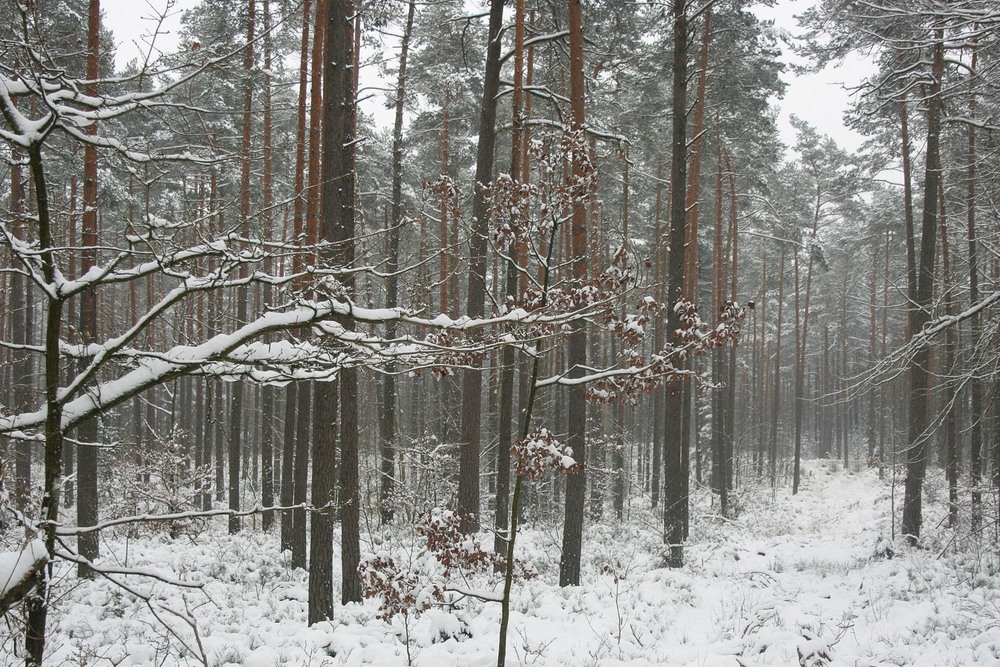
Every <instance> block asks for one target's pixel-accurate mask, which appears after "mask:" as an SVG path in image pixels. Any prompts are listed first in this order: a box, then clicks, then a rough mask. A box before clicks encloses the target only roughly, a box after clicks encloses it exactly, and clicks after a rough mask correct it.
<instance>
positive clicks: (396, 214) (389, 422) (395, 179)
mask: <svg viewBox="0 0 1000 667" xmlns="http://www.w3.org/2000/svg"><path fill="white" fill-rule="evenodd" d="M415 9H416V2H415V0H410V2H409V3H408V7H407V10H406V25H405V27H404V28H403V43H402V45H401V47H400V50H399V75H398V76H397V78H396V116H395V120H394V123H393V128H392V204H391V206H392V212H391V214H390V216H389V224H390V225H391V226H390V227H389V230H388V231H389V234H388V245H389V248H388V253H387V255H388V256H387V257H386V267H385V268H386V272H387V273H388V274H389V277H388V278H386V281H385V307H386V308H395V307H396V306H397V305H399V277H398V276H397V275H396V271H398V270H399V237H400V234H401V233H402V227H403V222H404V221H403V105H404V103H405V101H406V59H407V55H408V53H409V49H410V33H411V32H412V31H413V14H414V12H415ZM395 336H396V322H395V320H390V321H389V322H387V323H386V325H385V337H386V338H387V339H389V340H392V339H393V338H395ZM395 370H396V367H395V364H390V365H389V366H388V367H387V368H386V371H387V372H386V375H385V378H384V379H383V380H382V404H381V413H380V415H379V432H380V435H381V439H382V444H381V448H380V462H381V468H380V472H381V477H380V484H379V506H380V515H381V518H382V523H384V524H385V523H389V522H390V521H392V517H393V509H392V505H391V498H392V493H393V489H394V488H395V479H396V478H395V475H396V473H395V465H394V461H395V457H396V375H395Z"/></svg>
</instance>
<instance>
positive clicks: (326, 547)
mask: <svg viewBox="0 0 1000 667" xmlns="http://www.w3.org/2000/svg"><path fill="white" fill-rule="evenodd" d="M323 1H329V3H330V4H329V9H328V22H327V24H326V36H325V40H326V49H325V51H326V53H325V59H324V62H325V71H324V77H323V78H324V82H323V83H324V88H323V102H324V104H323V135H324V137H323V192H322V213H323V215H322V224H323V227H322V238H323V240H324V241H326V242H327V243H328V245H327V246H325V250H324V257H323V259H324V261H325V262H326V263H328V264H329V265H330V266H331V267H337V268H341V267H343V268H350V267H353V265H354V256H355V231H354V229H355V225H354V182H355V178H354V148H353V146H354V109H355V92H354V76H353V71H352V70H353V62H354V57H353V51H354V44H353V30H354V29H353V28H352V21H351V19H352V16H353V14H354V11H353V6H351V5H349V2H348V0H323ZM353 276H354V274H353V273H348V274H346V276H345V277H343V278H341V283H342V284H343V286H344V289H345V290H346V292H347V295H348V298H350V297H352V296H353V294H354V288H355V284H354V277H353ZM340 324H341V326H343V327H344V328H345V329H346V330H348V331H350V330H353V329H354V322H353V320H351V319H349V318H342V319H341V321H340ZM338 375H339V387H337V388H336V389H335V388H334V386H333V385H332V384H330V383H325V384H326V386H324V387H323V389H322V390H320V391H318V392H317V396H316V405H315V413H316V414H317V415H321V414H325V415H327V416H332V415H335V414H337V404H336V401H337V396H336V392H337V391H338V390H339V393H340V397H339V398H340V457H341V460H340V468H339V470H340V523H341V602H343V603H345V604H346V603H348V602H360V601H361V581H360V579H359V578H358V564H359V562H360V560H361V544H360V532H359V530H360V526H359V520H360V507H359V504H360V496H359V489H358V486H359V482H358V372H357V369H355V368H342V369H341V370H340V371H339V373H338ZM327 428H328V429H329V430H330V431H331V432H332V431H333V428H332V427H329V426H328V427H327ZM334 456H335V453H334V447H333V443H332V442H329V443H328V446H327V447H324V448H319V447H317V450H316V458H315V459H314V461H313V468H314V470H316V471H317V472H316V473H314V475H313V484H314V486H313V503H314V504H319V503H322V504H326V503H327V502H330V501H332V500H333V493H332V491H333V489H332V483H331V482H332V480H333V472H334V461H335V458H334ZM320 471H322V474H325V475H327V477H326V482H327V483H326V484H320V488H319V489H317V487H316V483H317V480H318V476H319V475H320V474H321V473H320ZM324 486H326V487H327V488H323V487H324ZM324 495H325V496H326V497H324ZM332 519H333V517H332V515H331V514H329V513H327V512H316V513H314V514H313V523H312V543H313V546H312V549H311V552H310V553H311V556H312V560H311V562H310V565H311V567H310V570H309V579H310V596H309V620H310V623H315V622H318V621H320V620H325V619H329V618H331V617H332V616H333V599H332V591H331V592H330V593H329V596H330V597H329V602H328V603H327V600H326V598H325V597H324V596H326V595H327V587H328V581H329V582H331V583H332V579H333V575H332V558H333V523H332ZM314 579H315V582H314ZM314 592H315V594H316V599H315V600H314V596H313V593H314Z"/></svg>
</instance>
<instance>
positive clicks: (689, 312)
mask: <svg viewBox="0 0 1000 667" xmlns="http://www.w3.org/2000/svg"><path fill="white" fill-rule="evenodd" d="M674 307H675V308H676V309H677V312H678V314H679V315H680V319H681V327H680V329H678V330H677V331H675V332H674V338H675V341H671V342H668V343H667V344H666V345H665V346H664V348H663V349H662V350H660V351H659V352H658V353H657V354H654V355H653V356H652V357H651V358H650V359H649V360H648V361H647V360H646V358H645V357H643V356H642V355H641V354H639V353H638V352H636V351H635V350H630V349H626V350H624V351H623V352H622V353H621V355H620V356H619V360H618V367H619V368H620V369H622V368H624V369H633V372H629V373H622V374H614V375H609V376H608V377H604V378H601V379H599V380H595V381H594V382H592V383H590V384H589V385H588V386H587V391H586V396H587V399H588V400H589V401H591V402H594V403H599V404H607V403H613V402H615V401H622V400H623V401H627V402H628V403H629V404H630V405H635V404H636V403H637V402H638V398H639V396H640V395H642V394H648V393H649V392H651V391H652V390H653V389H655V388H656V387H657V385H659V384H660V383H662V382H667V383H671V382H676V381H677V380H678V379H679V378H680V377H682V376H681V374H679V373H678V371H677V369H678V368H679V367H680V365H681V363H682V362H683V361H684V360H685V359H686V358H687V357H688V356H689V355H691V354H694V355H703V354H705V353H707V352H708V351H709V350H713V349H715V348H719V347H723V346H725V345H736V344H738V342H739V337H740V333H741V331H742V327H743V321H744V320H745V319H746V308H745V307H742V306H739V305H737V304H735V303H732V302H730V303H727V304H726V305H725V306H723V307H722V309H721V310H720V313H719V321H718V323H717V324H716V326H715V328H710V327H709V326H708V324H707V323H706V322H705V321H704V320H703V319H701V316H700V315H699V314H698V308H697V306H695V305H694V304H693V303H691V302H690V301H684V300H682V301H678V302H677V304H676V305H675V306H674ZM639 310H640V313H642V315H639V316H635V317H636V319H635V320H634V321H632V322H629V321H627V318H625V319H616V320H614V321H613V325H614V328H615V332H616V333H618V329H619V328H621V329H623V330H624V331H625V332H627V333H629V334H630V335H631V334H635V335H636V336H633V338H635V337H637V334H638V331H637V330H636V327H637V326H638V325H639V324H640V323H643V324H644V323H645V322H644V320H643V319H642V318H643V317H646V313H657V312H661V311H662V307H661V306H660V305H659V304H658V303H657V302H656V301H655V300H653V299H643V301H642V302H641V303H640V309H639ZM620 337H621V336H620ZM624 340H625V338H623V341H624Z"/></svg>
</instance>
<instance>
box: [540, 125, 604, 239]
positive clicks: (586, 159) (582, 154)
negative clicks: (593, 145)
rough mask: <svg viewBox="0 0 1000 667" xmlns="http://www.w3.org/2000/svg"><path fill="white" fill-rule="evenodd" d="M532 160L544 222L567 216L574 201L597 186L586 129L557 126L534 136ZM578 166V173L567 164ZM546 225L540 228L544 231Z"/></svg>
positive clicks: (583, 196) (585, 197) (541, 215)
mask: <svg viewBox="0 0 1000 667" xmlns="http://www.w3.org/2000/svg"><path fill="white" fill-rule="evenodd" d="M529 152H530V153H531V163H532V164H533V165H535V166H536V167H537V169H538V172H539V179H538V195H539V197H538V198H539V203H540V211H539V213H540V218H541V220H543V221H546V220H550V219H557V218H565V217H567V216H568V215H569V214H570V212H571V211H572V209H573V202H574V201H578V200H586V199H587V198H589V197H590V195H591V194H593V192H594V190H595V187H596V177H597V168H596V165H595V164H594V160H593V155H592V154H591V151H590V145H589V143H588V141H587V135H586V132H585V131H583V130H578V131H576V132H570V131H567V130H565V129H556V130H553V131H551V132H546V133H542V134H540V136H536V138H534V139H533V140H532V142H531V144H530V146H529ZM571 164H577V165H579V166H580V167H581V170H580V173H579V175H577V174H574V173H573V171H572V170H571V169H570V167H569V165H571ZM544 229H545V226H544V225H543V226H542V227H540V230H542V231H544Z"/></svg>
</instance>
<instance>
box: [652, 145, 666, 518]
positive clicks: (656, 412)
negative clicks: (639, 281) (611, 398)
mask: <svg viewBox="0 0 1000 667" xmlns="http://www.w3.org/2000/svg"><path fill="white" fill-rule="evenodd" d="M662 219H663V160H662V159H661V160H659V161H658V162H657V165H656V223H655V237H656V239H655V241H654V244H653V275H654V279H653V283H654V285H655V290H656V297H657V301H659V302H660V303H663V302H664V301H665V299H664V295H665V294H666V289H665V287H664V283H665V282H666V280H667V275H666V274H667V271H666V264H667V262H666V261H665V260H666V253H667V244H666V243H665V242H664V239H663V231H662V230H661V227H660V224H661V221H662ZM655 326H656V329H655V332H654V334H653V350H654V351H655V352H657V353H658V352H660V351H661V350H663V343H664V335H663V334H664V329H665V328H666V323H665V322H663V320H662V318H657V320H656V325H655ZM666 393H667V390H666V389H664V388H663V387H656V388H655V389H654V390H653V455H652V457H651V458H652V466H653V470H652V472H651V474H650V493H651V495H652V498H651V499H650V500H651V503H652V507H653V508H654V509H655V508H656V506H657V505H659V504H660V487H661V485H662V483H661V481H660V470H661V469H662V468H663V424H664V417H665V415H664V410H665V405H664V399H665V397H666Z"/></svg>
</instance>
